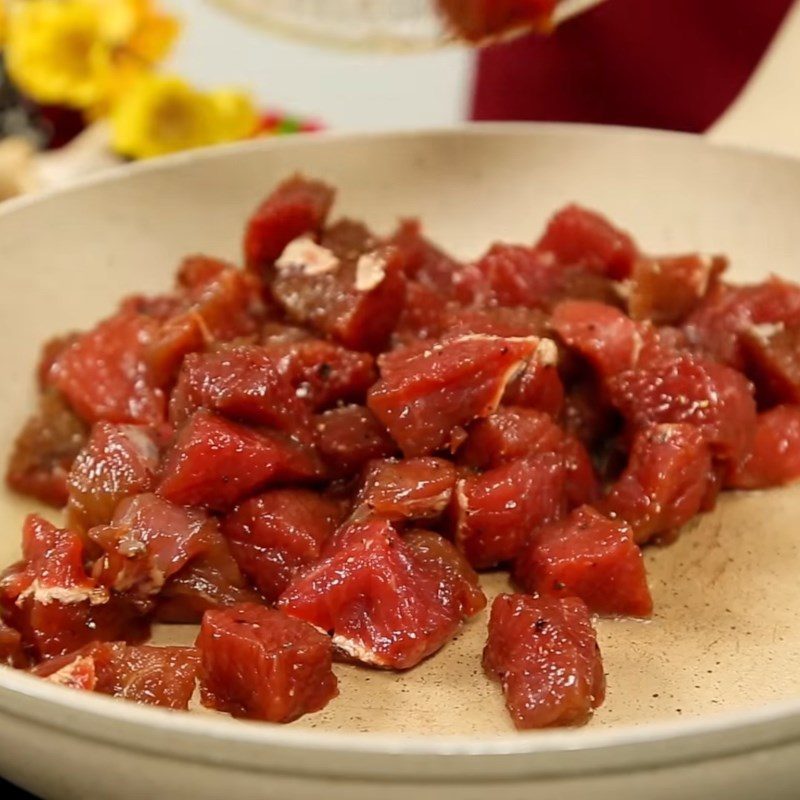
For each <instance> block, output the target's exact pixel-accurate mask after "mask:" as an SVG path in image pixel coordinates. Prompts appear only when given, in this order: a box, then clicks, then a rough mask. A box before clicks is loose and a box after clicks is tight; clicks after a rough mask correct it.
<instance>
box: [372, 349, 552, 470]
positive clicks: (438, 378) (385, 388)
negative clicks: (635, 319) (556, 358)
mask: <svg viewBox="0 0 800 800" xmlns="http://www.w3.org/2000/svg"><path fill="white" fill-rule="evenodd" d="M553 355H554V354H553V346H552V342H550V340H549V339H536V338H533V337H532V338H525V339H518V338H515V339H508V338H502V337H498V336H486V335H468V336H462V337H459V338H456V339H450V340H442V341H440V342H438V343H436V344H431V345H430V347H427V348H424V349H420V348H419V347H409V348H406V349H405V350H403V351H395V352H392V353H387V354H385V355H384V356H382V357H381V358H380V359H379V360H378V363H379V366H380V369H381V380H380V381H378V383H377V384H376V385H375V386H373V388H372V389H371V390H370V392H369V396H368V400H367V404H368V405H369V407H370V409H371V410H372V412H373V413H374V414H375V416H376V417H377V418H378V419H379V420H380V421H381V422H382V423H383V424H384V425H385V426H386V428H387V429H388V431H389V433H390V434H391V435H392V438H393V439H394V440H395V441H396V442H397V443H398V445H399V446H400V448H401V449H402V450H403V453H404V454H405V455H406V456H409V457H410V456H419V455H428V454H430V453H433V452H435V451H436V450H439V449H442V448H444V447H447V446H448V445H451V444H452V443H453V436H454V434H455V433H457V431H458V429H460V428H463V427H464V426H466V425H468V424H469V423H470V422H472V421H473V420H475V419H480V418H481V417H488V416H489V415H490V414H491V413H492V412H493V411H495V409H496V408H497V406H498V405H499V404H500V400H501V398H502V396H503V392H504V391H505V388H506V386H507V384H508V383H509V381H510V380H511V379H512V378H513V377H514V376H515V375H516V374H517V373H518V372H520V371H521V369H522V368H523V367H524V366H525V364H526V363H527V362H529V361H530V360H532V359H534V358H536V359H540V360H543V361H548V360H552V357H553Z"/></svg>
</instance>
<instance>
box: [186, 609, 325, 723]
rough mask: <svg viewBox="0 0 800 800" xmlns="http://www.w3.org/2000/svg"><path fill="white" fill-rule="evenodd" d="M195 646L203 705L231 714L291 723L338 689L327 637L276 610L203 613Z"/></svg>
mask: <svg viewBox="0 0 800 800" xmlns="http://www.w3.org/2000/svg"><path fill="white" fill-rule="evenodd" d="M197 647H198V648H199V650H200V654H201V659H202V670H201V679H200V680H201V684H200V685H201V692H202V701H203V705H205V706H208V707H209V708H214V709H217V710H219V711H227V712H228V713H229V714H233V715H234V716H236V717H247V718H249V719H259V720H265V721H267V722H292V721H293V720H295V719H297V718H298V717H302V716H303V715H304V714H311V713H313V712H314V711H319V710H320V709H322V708H324V707H325V706H326V705H327V704H328V703H329V702H330V701H331V700H332V699H333V698H334V697H336V696H337V694H338V693H339V690H338V688H337V682H336V676H335V675H334V674H333V670H332V669H331V663H332V649H331V640H330V639H329V638H328V637H327V636H325V635H324V634H322V633H320V632H319V631H317V630H315V629H314V628H313V627H312V626H311V625H307V624H306V623H305V622H301V621H300V620H298V619H293V618H292V617H289V616H286V615H285V614H282V613H281V612H280V611H275V610H273V609H270V608H265V607H264V606H256V605H238V606H234V607H233V608H229V609H224V610H219V611H208V612H206V614H205V616H204V617H203V624H202V626H201V628H200V635H199V636H198V637H197Z"/></svg>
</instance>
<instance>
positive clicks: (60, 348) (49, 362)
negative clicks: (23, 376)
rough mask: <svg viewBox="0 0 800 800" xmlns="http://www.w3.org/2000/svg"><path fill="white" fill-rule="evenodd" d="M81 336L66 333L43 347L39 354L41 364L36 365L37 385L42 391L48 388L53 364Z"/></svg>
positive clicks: (75, 333) (74, 333)
mask: <svg viewBox="0 0 800 800" xmlns="http://www.w3.org/2000/svg"><path fill="white" fill-rule="evenodd" d="M80 336H81V334H80V333H77V332H73V333H65V334H64V335H63V336H54V337H53V338H52V339H48V340H47V341H46V342H45V343H44V344H43V345H42V351H41V353H40V354H39V363H38V364H37V365H36V385H37V386H38V388H39V390H40V391H44V390H45V389H46V388H47V384H48V376H49V375H50V368H51V367H52V366H53V362H54V361H55V360H56V359H57V358H58V357H59V356H60V355H61V353H63V352H64V351H65V350H66V349H67V348H68V347H69V346H70V345H72V344H74V343H75V342H76V341H77V340H78V339H79V338H80Z"/></svg>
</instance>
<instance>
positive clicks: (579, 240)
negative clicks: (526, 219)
mask: <svg viewBox="0 0 800 800" xmlns="http://www.w3.org/2000/svg"><path fill="white" fill-rule="evenodd" d="M536 247H537V249H539V250H542V251H544V252H548V253H553V254H554V255H555V257H556V259H557V260H558V262H559V264H563V265H567V266H581V267H584V268H588V269H591V270H594V271H595V272H599V273H600V274H602V275H607V276H609V277H610V278H615V279H618V280H619V279H622V278H627V277H628V276H629V275H630V274H631V270H632V269H633V265H634V264H635V263H636V261H637V259H638V256H639V252H638V249H637V247H636V244H635V243H634V241H633V239H631V237H630V236H629V235H628V234H627V233H625V232H624V231H621V230H619V229H618V228H615V227H614V226H613V225H612V224H611V223H610V222H609V221H608V220H607V219H606V218H605V217H603V216H601V215H600V214H598V213H596V212H594V211H589V210H588V209H585V208H581V207H580V206H576V205H571V206H567V207H566V208H564V209H562V210H561V211H559V212H558V213H557V214H555V216H553V218H552V219H551V220H550V222H549V223H548V225H547V229H546V230H545V232H544V235H543V236H542V238H541V239H540V240H539V242H538V244H537V245H536Z"/></svg>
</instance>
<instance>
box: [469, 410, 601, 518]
mask: <svg viewBox="0 0 800 800" xmlns="http://www.w3.org/2000/svg"><path fill="white" fill-rule="evenodd" d="M542 453H554V454H558V455H560V456H561V457H562V458H563V459H564V467H565V469H566V486H565V491H566V497H567V502H568V504H569V505H570V506H577V505H583V504H584V503H590V502H593V501H594V500H595V499H597V498H598V497H599V494H600V486H599V484H598V481H597V477H596V475H595V472H594V467H593V466H592V462H591V459H590V458H589V454H588V453H587V452H586V449H585V448H584V447H583V445H582V444H581V443H580V442H579V441H578V440H577V439H575V438H574V437H573V436H571V435H569V434H567V433H565V432H564V430H562V429H561V428H560V427H559V426H558V425H557V424H556V423H555V422H554V421H553V420H552V418H551V417H550V416H548V415H547V414H544V413H542V412H540V411H533V410H531V409H527V408H514V407H508V408H500V409H498V410H497V411H496V412H495V413H494V414H492V416H491V417H488V418H487V419H484V420H478V421H477V422H475V423H474V424H473V425H472V426H471V427H470V431H469V436H468V437H467V439H466V441H465V442H464V444H463V445H462V446H461V448H460V449H459V451H458V457H459V461H461V463H464V464H467V465H468V466H470V467H473V468H475V469H482V470H486V469H492V468H494V467H499V466H500V465H501V464H507V463H508V462H510V461H515V460H517V459H520V458H528V457H530V456H537V455H540V454H542Z"/></svg>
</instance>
